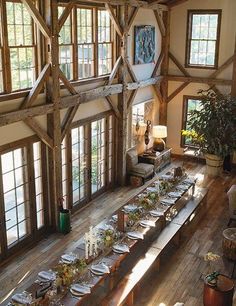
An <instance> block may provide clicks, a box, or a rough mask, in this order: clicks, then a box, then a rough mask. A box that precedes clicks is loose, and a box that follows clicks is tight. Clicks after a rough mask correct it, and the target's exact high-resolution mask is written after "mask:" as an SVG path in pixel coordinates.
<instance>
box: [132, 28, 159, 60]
mask: <svg viewBox="0 0 236 306" xmlns="http://www.w3.org/2000/svg"><path fill="white" fill-rule="evenodd" d="M154 57H155V27H154V26H149V25H141V26H135V27H134V65H138V64H148V63H153V62H154Z"/></svg>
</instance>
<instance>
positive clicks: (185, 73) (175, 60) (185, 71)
mask: <svg viewBox="0 0 236 306" xmlns="http://www.w3.org/2000/svg"><path fill="white" fill-rule="evenodd" d="M169 57H170V59H171V60H172V62H173V63H174V64H175V65H176V66H177V67H178V68H179V70H180V71H181V72H182V73H183V75H185V76H188V77H191V75H190V74H189V73H188V71H187V70H186V69H185V68H184V67H183V65H181V64H180V62H179V61H178V60H177V58H176V57H175V56H174V55H173V54H172V53H171V52H170V51H169Z"/></svg>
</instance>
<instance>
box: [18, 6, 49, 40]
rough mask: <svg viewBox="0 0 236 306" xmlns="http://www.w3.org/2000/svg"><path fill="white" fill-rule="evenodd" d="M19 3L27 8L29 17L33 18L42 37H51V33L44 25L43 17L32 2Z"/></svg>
mask: <svg viewBox="0 0 236 306" xmlns="http://www.w3.org/2000/svg"><path fill="white" fill-rule="evenodd" d="M21 2H22V3H23V4H24V5H25V7H26V8H27V10H28V12H29V14H30V16H31V17H32V18H33V20H34V22H35V23H36V24H37V25H38V27H39V29H40V31H41V32H42V33H43V35H44V36H45V37H47V38H49V37H50V36H51V31H50V30H49V28H48V26H47V24H46V23H45V21H44V19H43V17H42V16H41V14H40V13H39V11H38V10H37V8H36V7H35V5H34V3H33V1H32V0H21Z"/></svg>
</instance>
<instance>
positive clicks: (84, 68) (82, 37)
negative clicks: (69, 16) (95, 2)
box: [77, 8, 95, 79]
mask: <svg viewBox="0 0 236 306" xmlns="http://www.w3.org/2000/svg"><path fill="white" fill-rule="evenodd" d="M93 40H94V39H93V10H92V9H85V8H77V42H78V78H79V79H84V78H89V77H93V76H94V74H95V72H94V41H93Z"/></svg>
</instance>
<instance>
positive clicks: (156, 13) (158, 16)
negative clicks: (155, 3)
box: [153, 10, 166, 37]
mask: <svg viewBox="0 0 236 306" xmlns="http://www.w3.org/2000/svg"><path fill="white" fill-rule="evenodd" d="M153 12H154V15H155V18H156V21H157V24H158V27H159V29H160V32H161V36H162V37H164V36H165V35H166V28H165V25H164V22H163V19H162V18H161V17H160V15H159V12H158V11H157V10H154V11H153Z"/></svg>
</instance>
